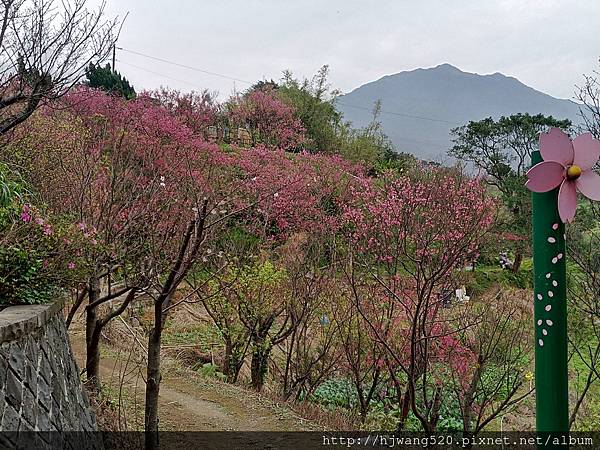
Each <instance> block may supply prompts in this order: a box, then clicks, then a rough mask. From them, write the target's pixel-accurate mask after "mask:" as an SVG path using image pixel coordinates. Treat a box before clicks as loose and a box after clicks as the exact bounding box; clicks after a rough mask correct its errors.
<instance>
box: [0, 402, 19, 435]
mask: <svg viewBox="0 0 600 450" xmlns="http://www.w3.org/2000/svg"><path fill="white" fill-rule="evenodd" d="M20 422H21V418H20V417H19V413H18V412H17V411H15V409H14V408H13V407H12V406H11V405H8V404H7V405H6V408H4V414H3V415H2V431H19V424H20Z"/></svg>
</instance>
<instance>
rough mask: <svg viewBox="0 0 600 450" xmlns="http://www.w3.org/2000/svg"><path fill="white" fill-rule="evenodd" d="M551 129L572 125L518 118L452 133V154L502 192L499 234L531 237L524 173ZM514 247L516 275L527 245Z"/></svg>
mask: <svg viewBox="0 0 600 450" xmlns="http://www.w3.org/2000/svg"><path fill="white" fill-rule="evenodd" d="M550 127H559V128H563V129H565V130H568V129H569V128H570V127H571V122H570V121H569V120H558V119H555V118H553V117H552V116H544V115H542V114H537V115H535V116H531V115H529V114H515V115H512V116H508V117H501V118H500V119H498V120H494V119H492V118H491V117H488V118H486V119H483V120H480V121H476V122H473V121H472V122H469V123H468V124H467V125H464V126H462V127H458V128H454V129H453V130H452V132H451V134H452V135H453V142H454V146H453V147H452V148H451V149H450V151H449V154H450V155H451V156H454V157H456V158H457V159H459V160H462V161H466V162H468V163H471V164H473V165H474V166H475V168H477V169H478V170H480V171H483V173H484V179H485V181H486V182H487V183H488V184H490V185H491V186H493V187H494V188H495V189H497V190H498V192H499V195H500V198H501V200H502V202H503V205H504V208H505V210H506V219H505V224H504V226H501V227H500V228H499V231H500V232H508V233H511V234H514V235H517V236H522V237H525V238H527V236H528V234H529V230H530V228H531V199H530V194H529V191H527V190H526V188H525V172H526V171H527V169H528V168H529V165H530V158H531V152H532V151H534V150H535V149H536V148H537V144H538V139H539V134H540V133H541V132H544V131H545V130H547V129H548V128H550ZM513 244H514V248H515V253H516V256H515V258H516V260H515V266H514V267H515V271H517V270H518V269H519V265H520V259H521V258H522V254H523V251H524V250H525V249H526V244H527V241H526V240H514V241H513Z"/></svg>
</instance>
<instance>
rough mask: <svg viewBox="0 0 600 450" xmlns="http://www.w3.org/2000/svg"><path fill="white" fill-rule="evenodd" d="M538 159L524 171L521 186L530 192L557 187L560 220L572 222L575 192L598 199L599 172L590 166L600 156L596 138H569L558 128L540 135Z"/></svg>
mask: <svg viewBox="0 0 600 450" xmlns="http://www.w3.org/2000/svg"><path fill="white" fill-rule="evenodd" d="M540 153H541V154H542V158H543V159H544V161H542V162H541V163H539V164H536V165H535V166H533V167H532V168H531V169H529V171H528V172H527V178H528V180H527V182H526V183H525V186H526V187H527V188H528V189H529V190H531V191H533V192H548V191H551V190H553V189H556V188H557V187H559V186H560V189H559V191H558V213H559V215H560V218H561V220H562V221H563V222H565V223H568V222H572V221H573V219H574V218H575V211H576V210H577V191H579V192H580V193H581V194H583V195H585V196H586V197H587V198H589V199H590V200H596V201H600V175H598V174H596V173H594V171H593V170H592V168H593V167H594V164H596V162H597V161H598V159H599V158H600V141H598V140H597V139H594V138H593V137H592V134H591V133H585V134H582V135H580V136H577V137H576V138H575V139H574V140H571V139H570V138H569V136H568V135H567V134H566V133H565V132H564V131H562V130H561V129H560V128H551V129H550V131H549V132H548V133H542V134H541V135H540Z"/></svg>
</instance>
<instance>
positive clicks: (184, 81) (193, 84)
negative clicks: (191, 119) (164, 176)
mask: <svg viewBox="0 0 600 450" xmlns="http://www.w3.org/2000/svg"><path fill="white" fill-rule="evenodd" d="M117 61H118V62H119V63H121V64H125V65H126V66H131V67H134V68H136V69H139V70H143V71H144V72H148V73H151V74H153V75H158V76H159V77H163V78H169V79H171V80H174V81H179V82H180V83H185V84H188V85H190V86H192V87H195V88H197V89H200V90H204V89H205V87H200V86H198V85H197V84H195V83H192V82H190V81H186V80H182V79H180V78H175V77H172V76H169V75H165V74H164V73H160V72H156V71H154V70H150V69H147V68H146V67H142V66H138V65H137V64H132V63H129V62H125V61H123V60H121V59H117ZM336 103H337V104H343V103H341V102H336ZM343 105H344V106H349V107H354V108H360V109H365V110H369V111H370V110H371V109H370V108H366V107H362V106H354V105H348V104H345V103H344V104H343ZM381 112H382V113H383V112H384V111H381ZM385 113H387V114H393V115H396V116H402V117H411V118H423V117H419V116H411V115H409V114H402V113H392V112H389V111H385ZM427 119H430V118H427ZM431 120H438V121H439V120H440V119H431ZM444 122H446V121H444ZM448 123H454V122H448ZM401 139H402V140H404V141H412V142H415V143H417V144H424V145H427V146H429V148H433V149H435V150H442V151H445V149H444V148H443V147H441V146H440V145H439V144H437V143H436V142H431V141H421V140H418V139H411V138H407V137H403V138H401Z"/></svg>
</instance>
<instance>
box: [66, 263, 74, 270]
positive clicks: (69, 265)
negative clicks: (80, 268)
mask: <svg viewBox="0 0 600 450" xmlns="http://www.w3.org/2000/svg"><path fill="white" fill-rule="evenodd" d="M67 267H68V268H69V269H74V268H75V263H74V262H73V261H71V262H70V263H69V264H67Z"/></svg>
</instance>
